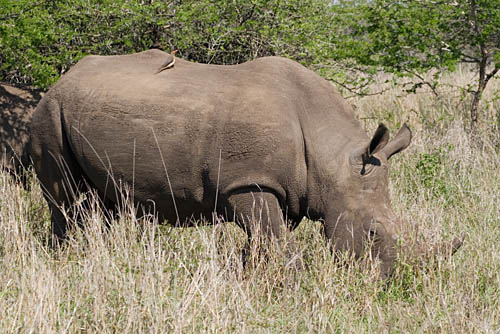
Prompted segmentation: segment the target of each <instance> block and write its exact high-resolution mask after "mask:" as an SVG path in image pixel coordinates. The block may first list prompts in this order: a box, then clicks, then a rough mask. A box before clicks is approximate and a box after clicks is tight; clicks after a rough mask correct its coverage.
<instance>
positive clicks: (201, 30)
mask: <svg viewBox="0 0 500 334" xmlns="http://www.w3.org/2000/svg"><path fill="white" fill-rule="evenodd" d="M328 8H329V1H328V0H287V1H285V0H250V1H248V0H226V1H215V0H142V1H138V0H100V1H88V0H40V1H33V0H0V50H2V51H1V52H0V80H9V81H11V82H17V83H26V84H31V85H34V86H36V87H40V88H44V89H46V88H48V87H49V86H50V85H52V84H53V83H54V82H56V81H57V80H58V78H59V77H60V75H61V74H63V73H64V72H65V71H67V70H68V69H69V67H71V66H72V65H73V64H75V63H76V62H77V61H78V60H80V59H81V58H82V57H84V56H85V55H88V54H96V55H115V54H127V53H133V52H139V51H143V50H146V49H150V48H152V47H159V48H162V49H164V50H166V51H171V50H173V49H179V56H180V57H182V58H184V59H189V60H192V61H197V62H203V63H214V64H235V63H241V62H244V61H247V60H251V59H254V58H256V57H261V56H269V55H281V56H286V57H290V58H293V59H295V60H298V61H300V62H302V63H303V64H306V65H307V64H310V63H313V62H315V59H316V58H317V56H318V54H320V51H321V50H320V48H319V47H318V45H320V43H318V40H319V39H321V38H323V36H324V31H326V29H327V25H328V17H327V16H324V15H321V14H322V13H325V12H326V11H327V10H328Z"/></svg>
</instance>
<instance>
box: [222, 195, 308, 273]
mask: <svg viewBox="0 0 500 334" xmlns="http://www.w3.org/2000/svg"><path fill="white" fill-rule="evenodd" d="M228 202H229V206H230V208H231V212H232V214H233V216H232V217H228V218H229V219H233V220H234V221H235V222H236V223H237V224H238V225H239V226H240V227H241V228H243V229H244V230H245V232H246V233H247V236H248V242H247V244H246V246H245V248H244V250H243V254H242V258H243V265H244V266H245V265H246V263H247V262H248V260H249V256H250V254H251V253H252V252H253V253H254V255H258V256H257V259H259V258H260V257H261V256H263V257H264V258H266V257H268V255H269V250H270V246H271V245H272V246H275V247H277V250H278V251H280V252H285V255H286V256H287V257H288V258H289V259H290V260H293V263H294V265H296V266H297V267H299V268H301V267H302V259H301V258H292V256H293V255H294V254H296V252H295V250H296V246H295V241H294V239H293V236H292V235H291V232H290V231H289V229H288V228H287V224H286V221H285V219H284V217H283V210H282V208H281V206H280V205H279V201H278V198H277V197H276V196H275V195H274V194H273V193H272V192H269V191H258V190H256V191H239V192H235V193H233V194H232V195H231V196H230V197H229V199H228ZM285 234H288V235H287V237H288V238H286V239H287V240H286V242H285Z"/></svg>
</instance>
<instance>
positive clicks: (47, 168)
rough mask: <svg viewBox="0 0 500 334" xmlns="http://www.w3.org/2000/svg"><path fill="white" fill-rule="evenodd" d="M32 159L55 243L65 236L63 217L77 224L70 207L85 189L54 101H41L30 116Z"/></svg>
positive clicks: (65, 225)
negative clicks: (47, 209)
mask: <svg viewBox="0 0 500 334" xmlns="http://www.w3.org/2000/svg"><path fill="white" fill-rule="evenodd" d="M32 157H33V165H34V168H35V171H36V174H37V177H38V180H39V181H40V185H41V187H42V191H43V193H44V197H45V199H46V200H47V203H48V205H49V209H50V212H51V223H52V233H53V236H54V243H57V242H58V241H59V240H61V239H64V238H65V237H66V233H67V230H68V220H67V217H68V218H75V220H76V221H78V219H76V211H77V210H75V206H74V204H75V202H76V201H77V200H78V199H80V198H81V197H80V195H81V194H82V192H84V191H86V190H87V189H88V186H87V183H86V181H85V177H84V174H83V172H82V170H81V168H80V166H79V165H78V163H77V161H76V159H75V157H74V155H73V152H72V150H71V147H70V145H69V143H68V141H67V139H66V136H65V134H64V129H63V126H62V122H61V114H60V112H59V105H58V103H57V101H54V100H51V99H42V101H41V102H40V104H39V105H38V107H37V109H36V111H35V113H34V115H33V123H32ZM63 211H64V212H65V213H66V216H65V215H64V213H63Z"/></svg>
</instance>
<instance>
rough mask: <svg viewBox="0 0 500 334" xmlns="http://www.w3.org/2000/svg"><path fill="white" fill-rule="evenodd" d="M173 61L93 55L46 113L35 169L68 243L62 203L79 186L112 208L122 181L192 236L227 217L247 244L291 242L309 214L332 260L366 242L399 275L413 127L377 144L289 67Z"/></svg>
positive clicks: (156, 56) (37, 119)
mask: <svg viewBox="0 0 500 334" xmlns="http://www.w3.org/2000/svg"><path fill="white" fill-rule="evenodd" d="M167 57H168V55H167V54H166V53H164V52H162V51H159V50H150V51H146V52H142V53H138V54H134V55H127V56H108V57H101V56H90V57H86V58H84V59H82V60H81V61H80V62H79V63H78V64H76V65H75V66H74V67H73V68H72V69H71V71H70V72H68V73H67V74H66V75H64V76H63V78H62V79H61V80H60V81H59V82H58V83H57V84H56V85H55V86H54V87H53V88H52V89H51V90H50V91H49V92H48V93H47V94H46V95H45V96H44V98H43V99H42V101H41V102H40V104H39V105H38V107H37V109H36V112H35V114H34V117H33V127H32V140H33V160H34V166H35V170H36V172H37V175H38V178H39V180H40V182H41V184H42V186H43V187H44V189H45V190H46V192H47V197H48V198H49V205H50V206H51V210H52V223H53V229H54V233H55V234H56V235H57V236H59V237H62V236H64V234H65V232H66V228H67V223H66V221H65V220H64V218H63V217H62V215H61V213H60V211H59V210H58V209H57V206H56V205H54V203H56V204H57V205H59V206H60V205H64V206H65V207H66V208H68V207H70V206H71V203H72V201H73V198H74V196H73V195H72V194H71V193H70V192H69V191H67V189H70V188H71V189H72V190H71V192H76V193H77V192H78V191H82V190H85V187H84V184H85V183H86V184H89V185H91V187H92V188H94V189H97V191H98V193H99V195H100V196H101V198H102V200H103V202H105V203H106V205H107V206H108V208H112V207H113V204H114V203H117V198H116V191H115V190H114V189H113V183H115V184H127V185H128V186H129V187H130V188H132V189H133V197H134V201H135V202H136V203H137V204H139V206H140V207H142V208H143V209H144V210H146V211H149V210H152V209H153V208H154V209H155V210H156V213H157V214H158V216H159V218H160V219H161V220H162V219H167V220H168V221H170V222H177V225H180V226H188V225H190V224H191V222H192V219H191V218H193V217H194V218H199V217H205V218H208V219H210V218H211V217H212V214H213V212H214V209H216V211H217V212H218V213H219V214H221V215H223V216H224V217H225V219H226V220H233V219H235V220H236V221H237V223H238V224H239V225H240V226H242V227H243V228H244V229H245V231H247V233H248V235H249V238H252V237H257V236H259V237H260V236H262V235H265V236H268V237H270V238H273V239H274V238H275V240H277V241H278V242H280V241H281V240H282V233H283V232H284V231H286V229H289V230H293V229H294V228H295V227H296V226H297V225H298V224H299V223H300V221H301V220H302V218H303V217H304V216H307V217H309V218H311V219H313V220H322V221H323V222H324V226H325V234H326V238H327V240H328V241H329V242H331V245H332V246H333V247H334V249H336V250H349V251H352V252H353V253H354V254H355V255H356V256H357V257H359V256H362V255H363V254H364V253H365V249H366V245H367V244H368V245H369V247H368V249H369V251H370V252H371V253H372V255H373V256H378V257H379V258H380V260H381V263H382V265H381V268H382V274H383V275H384V276H387V275H389V274H390V273H391V271H392V268H393V263H394V260H395V245H396V241H397V239H398V233H399V222H398V220H397V219H396V217H395V216H394V214H393V211H392V209H391V207H390V202H389V195H388V178H387V169H388V159H389V158H390V157H391V156H392V155H393V154H395V153H397V152H399V151H401V150H403V149H404V148H406V147H407V146H408V145H409V143H410V139H411V133H410V130H409V129H408V128H407V127H406V126H403V128H402V129H401V130H400V131H399V133H398V134H397V135H396V136H395V138H394V139H393V140H392V141H389V140H388V139H389V134H388V130H387V129H386V128H385V127H384V126H383V125H381V126H380V127H379V128H378V130H377V132H376V134H375V135H374V137H373V138H371V139H370V138H369V137H367V135H366V133H365V131H364V130H363V128H362V127H361V126H360V124H359V123H358V122H357V121H356V119H355V117H354V115H353V112H352V110H351V107H350V106H349V105H348V104H347V103H346V102H345V101H344V100H343V99H342V97H341V96H340V95H339V94H338V93H337V92H336V91H335V90H334V89H333V88H332V86H331V84H330V83H328V82H327V81H326V80H324V79H322V78H321V77H320V76H318V75H316V74H315V73H314V72H312V71H310V70H308V69H306V68H305V67H303V66H301V65H300V64H298V63H296V62H293V61H291V60H287V59H284V58H278V57H268V58H260V59H257V60H254V61H251V62H247V63H244V64H240V65H234V66H217V65H204V64H196V63H191V62H187V61H184V60H182V59H177V62H176V63H175V66H174V67H173V68H171V69H168V70H166V71H163V72H161V73H158V74H155V73H156V72H157V69H158V67H159V66H161V64H162V63H163V62H164V60H165V59H166V58H167ZM63 162H64V163H63ZM67 175H71V177H70V178H68V177H66V176H67ZM68 179H70V180H71V181H67V180H68ZM75 185H77V186H75ZM75 190H76V191H75ZM172 193H173V195H174V196H173V197H172ZM250 217H254V218H255V217H257V218H262V219H261V220H260V223H259V224H256V223H255V219H249V218H250ZM257 220H259V219H257ZM285 221H286V223H285ZM257 229H259V230H257ZM367 241H369V243H366V242H367Z"/></svg>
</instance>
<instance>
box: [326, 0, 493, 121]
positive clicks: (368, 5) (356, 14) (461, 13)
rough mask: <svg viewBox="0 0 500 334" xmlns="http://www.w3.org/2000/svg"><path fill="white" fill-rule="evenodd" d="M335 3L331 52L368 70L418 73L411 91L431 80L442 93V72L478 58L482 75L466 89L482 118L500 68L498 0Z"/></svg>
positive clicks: (433, 87) (474, 118)
mask: <svg viewBox="0 0 500 334" xmlns="http://www.w3.org/2000/svg"><path fill="white" fill-rule="evenodd" d="M334 7H335V8H334V12H335V13H336V15H335V16H333V18H334V20H336V22H337V24H336V25H337V26H339V27H340V29H341V32H340V33H337V34H336V35H334V36H332V42H331V44H332V45H335V48H334V49H333V50H332V55H331V57H332V58H333V59H335V60H337V61H347V62H354V63H355V64H357V65H358V66H362V67H365V72H366V69H369V71H368V72H367V73H368V74H371V73H374V72H376V70H383V71H384V72H389V73H393V74H394V75H396V76H399V77H412V78H418V79H419V81H418V82H416V83H412V84H410V86H409V87H406V88H407V91H408V92H415V91H416V90H417V89H418V88H421V87H422V86H427V87H428V88H430V89H431V90H432V91H433V92H434V94H436V95H438V91H437V87H438V83H439V77H440V75H441V73H443V72H445V71H453V70H454V69H455V67H456V65H457V64H458V63H471V64H474V65H475V66H476V68H477V70H478V74H477V77H476V78H477V80H476V81H475V82H474V83H473V84H470V85H469V86H468V87H466V89H467V91H468V92H469V93H470V96H471V97H472V100H471V101H472V102H471V118H472V121H473V123H474V122H476V121H477V108H478V104H479V99H480V98H481V95H482V92H483V91H484V89H485V87H486V84H487V83H488V81H489V80H490V79H491V78H492V77H494V76H495V75H496V74H497V73H498V71H499V70H500V10H499V8H500V1H499V0H479V1H469V0H445V1H416V0H398V1H393V0H373V1H368V0H357V1H338V2H336V4H335V5H334ZM430 71H432V73H433V75H432V78H431V79H426V78H425V76H424V75H425V74H426V73H428V72H430ZM355 83H357V82H355Z"/></svg>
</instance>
